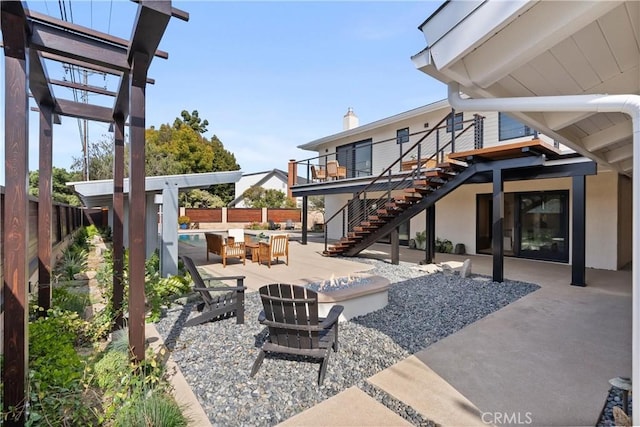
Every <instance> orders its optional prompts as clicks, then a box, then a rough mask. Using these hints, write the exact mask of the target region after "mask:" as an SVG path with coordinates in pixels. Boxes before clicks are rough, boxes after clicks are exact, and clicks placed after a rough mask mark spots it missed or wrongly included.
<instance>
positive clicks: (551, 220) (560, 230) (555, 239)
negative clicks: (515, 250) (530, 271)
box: [518, 191, 569, 262]
mask: <svg viewBox="0 0 640 427" xmlns="http://www.w3.org/2000/svg"><path fill="white" fill-rule="evenodd" d="M518 200H519V205H518V207H519V218H518V224H519V238H520V239H519V240H520V256H522V257H523V258H533V259H543V260H550V261H563V262H568V261H569V209H568V205H569V192H568V191H558V192H540V193H524V194H520V195H519V197H518Z"/></svg>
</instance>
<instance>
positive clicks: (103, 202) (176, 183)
mask: <svg viewBox="0 0 640 427" xmlns="http://www.w3.org/2000/svg"><path fill="white" fill-rule="evenodd" d="M240 177H242V171H231V172H210V173H194V174H185V175H164V176H149V177H147V178H146V179H145V190H146V192H147V193H160V192H162V190H163V189H165V188H171V187H178V189H179V190H183V191H187V190H193V189H196V188H208V187H210V186H212V185H217V184H230V183H235V182H237V181H238V180H240ZM67 185H68V186H71V187H73V188H74V190H75V192H76V193H78V196H79V197H80V199H81V200H82V202H83V204H84V205H85V206H86V207H88V208H91V207H101V206H111V204H112V201H113V180H112V179H104V180H99V181H76V182H69V183H67ZM123 193H124V194H128V193H129V179H128V178H125V179H124V182H123Z"/></svg>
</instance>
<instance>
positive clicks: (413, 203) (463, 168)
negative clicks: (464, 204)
mask: <svg viewBox="0 0 640 427" xmlns="http://www.w3.org/2000/svg"><path fill="white" fill-rule="evenodd" d="M474 173H475V168H474V167H473V166H470V167H469V166H468V165H467V164H466V163H464V162H460V161H456V160H450V161H447V162H444V163H439V164H437V165H436V167H435V168H433V169H427V170H425V171H424V172H423V173H421V174H420V175H419V176H417V177H415V178H414V179H413V182H412V185H411V186H410V187H409V188H404V189H402V190H401V191H397V193H400V192H402V193H403V194H399V195H396V196H395V197H393V198H392V199H389V200H387V201H385V202H384V203H382V207H379V208H378V209H376V210H375V211H374V212H372V213H370V214H368V215H367V216H366V218H365V219H364V220H363V221H361V222H360V223H359V224H358V225H355V226H353V228H352V230H351V231H349V232H348V233H347V235H346V236H344V237H342V238H341V239H340V240H339V241H338V242H336V243H335V244H333V245H330V246H327V250H326V251H324V252H323V254H324V255H325V256H337V255H345V256H354V255H357V254H358V253H359V252H360V251H362V250H363V249H365V248H366V247H368V246H370V245H371V244H373V243H375V242H376V241H377V240H379V239H380V238H382V237H384V236H385V235H386V234H388V233H389V232H390V231H391V230H393V229H394V228H395V227H397V226H398V225H399V224H400V223H402V222H404V221H406V220H407V219H409V218H411V217H413V216H415V215H417V214H418V213H420V212H422V211H423V210H424V209H426V208H427V207H429V206H431V205H433V204H434V203H435V202H436V201H437V200H439V199H440V198H442V197H444V196H445V195H446V194H448V193H450V192H451V191H453V190H454V189H456V188H457V187H458V186H460V185H462V184H463V183H464V182H465V181H466V180H467V179H468V178H469V177H470V176H472V175H473V174H474Z"/></svg>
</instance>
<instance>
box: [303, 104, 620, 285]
mask: <svg viewBox="0 0 640 427" xmlns="http://www.w3.org/2000/svg"><path fill="white" fill-rule="evenodd" d="M451 113H452V110H451V107H450V105H449V103H448V102H447V101H446V100H443V101H439V102H435V103H433V104H429V105H425V106H423V107H420V108H416V109H414V110H410V111H407V112H404V113H400V114H397V115H395V116H391V117H387V118H384V119H381V120H378V121H375V122H372V123H368V124H364V125H362V126H355V127H350V126H353V125H354V121H353V120H349V116H350V115H352V114H353V112H352V111H351V110H350V111H349V112H348V113H347V115H346V116H345V121H344V123H345V126H344V127H345V129H344V130H343V131H342V132H340V133H337V134H335V135H330V136H327V137H324V138H320V139H317V140H314V141H311V142H308V143H306V144H303V145H301V146H300V147H299V148H302V149H305V150H310V151H314V152H316V153H317V155H316V156H314V157H312V158H310V159H307V160H304V161H299V162H298V163H297V169H298V175H301V176H305V174H307V176H308V177H309V180H310V182H309V183H307V184H301V185H297V186H295V187H294V188H293V194H294V195H297V196H309V195H314V194H323V195H324V196H325V209H326V212H325V218H326V230H327V238H328V241H329V242H328V244H327V253H329V254H330V253H332V252H334V251H335V253H342V254H345V255H355V254H357V253H358V252H359V251H361V250H362V249H364V248H366V247H367V246H368V245H369V244H371V243H372V242H375V241H390V242H392V243H393V242H395V241H396V240H394V239H397V242H398V243H399V244H404V245H407V244H408V243H409V242H410V241H411V239H414V238H415V236H416V233H422V232H424V231H427V234H428V235H430V238H431V240H432V241H433V240H435V239H436V238H439V239H447V240H450V241H451V242H452V243H453V244H454V245H456V244H463V245H464V248H465V250H466V252H467V253H470V254H492V253H493V252H495V249H496V248H495V247H494V244H495V243H494V242H499V243H500V245H501V246H502V247H501V248H498V250H499V251H502V252H503V253H504V255H505V256H514V257H521V258H530V259H537V260H546V261H556V262H562V263H570V264H571V263H572V262H573V261H574V260H573V257H574V256H576V255H575V254H576V250H577V251H578V252H581V253H579V254H578V255H577V256H576V257H577V258H582V257H584V259H579V260H578V263H577V264H578V266H577V267H578V269H581V270H584V267H585V266H586V267H594V268H603V269H612V270H615V269H618V268H620V267H622V266H624V265H626V264H627V263H629V261H630V260H631V238H630V235H631V220H630V217H629V212H628V209H627V208H626V205H627V204H628V203H629V199H630V193H631V184H630V180H629V178H628V177H626V176H624V175H621V174H619V173H618V172H617V171H612V170H609V169H607V168H605V167H601V166H600V167H596V164H595V163H594V162H592V161H591V160H589V159H587V158H585V157H582V156H580V155H578V154H576V153H575V152H574V151H572V150H569V149H567V148H566V147H564V146H561V145H560V144H558V143H557V142H555V141H554V140H553V139H551V138H549V137H547V136H545V135H543V134H539V133H538V132H537V131H536V130H535V129H533V128H531V127H529V126H527V125H525V124H523V123H521V122H520V121H518V120H516V119H514V118H513V117H512V116H510V115H508V114H504V113H499V112H483V111H478V112H466V111H465V112H453V114H454V115H453V116H452V115H451ZM355 123H356V124H357V122H355ZM335 161H337V164H338V165H339V166H340V167H341V168H344V172H343V173H342V174H341V175H343V176H337V175H336V173H335V172H333V173H332V172H331V171H330V170H328V169H327V167H328V166H329V164H330V163H334V162H335ZM311 166H313V168H311ZM471 166H473V168H476V169H477V170H476V171H475V172H473V173H471V172H469V170H470V167H471ZM496 166H498V167H499V170H500V175H501V176H502V179H501V181H500V182H499V183H498V185H499V186H500V190H501V191H498V195H499V197H501V198H502V199H503V203H504V212H502V213H501V214H500V215H499V216H498V218H500V221H501V227H500V228H501V229H502V230H501V232H500V231H498V233H500V234H501V236H500V237H499V238H498V239H494V235H495V233H496V228H495V218H496V215H494V206H495V205H494V198H495V197H496V191H495V186H496V183H495V182H494V180H493V177H492V175H493V170H494V169H495V168H496ZM311 169H313V170H311ZM464 174H467V175H466V176H464V177H462V178H461V176H462V175H464ZM314 175H315V178H316V179H315V180H314V179H313V178H314ZM332 175H333V176H332ZM426 175H431V176H430V177H428V176H426ZM425 178H426V181H425ZM420 181H423V182H420ZM576 182H577V184H576ZM581 182H584V185H582V186H581V185H580V183H581ZM418 184H419V185H421V186H422V187H423V188H417V187H416V185H418ZM414 190H419V192H417V191H414ZM423 190H424V191H423ZM412 198H413V199H412ZM429 198H432V199H433V202H429V201H428V199H429ZM398 202H400V203H398ZM394 203H395V204H396V206H393V207H394V209H395V211H396V212H397V213H398V211H403V212H402V213H401V214H399V215H398V217H399V220H398V221H397V222H393V221H390V220H389V218H384V215H387V214H388V212H383V211H382V210H381V208H382V209H384V208H385V207H386V206H385V205H387V204H394ZM403 204H404V206H403ZM419 205H421V206H419ZM383 220H387V223H391V225H389V224H385V223H384V222H383ZM385 227H386V228H385ZM585 227H586V229H588V230H589V233H585V231H584V229H585ZM367 232H368V234H366V236H368V238H367V237H364V238H362V234H360V233H367ZM396 233H397V235H396ZM352 237H353V238H359V239H360V240H359V243H358V242H356V243H355V245H354V244H351V243H350V242H349V244H343V243H342V242H341V241H340V240H341V239H342V241H348V240H349V239H351V238H352ZM363 240H364V241H365V242H364V243H362V242H363ZM349 245H351V246H349ZM342 246H344V247H345V248H346V249H341V247H342ZM335 248H337V249H338V250H335ZM428 251H429V249H427V258H429V257H430V256H432V253H431V255H430V254H429V253H428ZM583 280H584V276H582V277H580V273H578V277H577V279H576V278H575V277H574V282H576V283H575V284H583V283H579V282H581V281H583Z"/></svg>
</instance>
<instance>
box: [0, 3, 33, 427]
mask: <svg viewBox="0 0 640 427" xmlns="http://www.w3.org/2000/svg"><path fill="white" fill-rule="evenodd" d="M11 3H12V2H2V3H1V7H2V9H1V10H2V12H1V13H2V37H3V43H4V64H5V65H4V69H5V76H4V79H5V80H4V83H5V86H4V87H5V89H4V94H5V108H4V146H5V150H4V155H5V160H4V175H5V203H4V226H3V234H2V236H3V239H4V242H3V247H4V248H5V250H4V251H3V257H4V260H3V267H2V268H3V281H4V283H3V296H4V338H3V340H4V347H3V353H4V363H3V365H2V384H3V392H4V396H3V399H2V402H3V411H4V413H8V414H11V412H12V408H19V409H26V408H25V407H24V404H25V402H26V400H27V396H28V395H27V371H28V360H29V346H28V343H29V334H28V327H27V325H28V323H27V306H28V301H27V258H28V241H29V209H28V208H29V199H28V198H27V181H28V180H27V175H28V173H29V168H28V165H29V113H28V111H29V103H28V88H27V76H28V61H27V60H26V56H25V52H26V46H27V38H26V33H25V28H26V26H25V18H24V14H22V16H20V14H19V11H15V10H12V11H11V12H14V11H15V12H18V14H13V13H11V12H9V11H8V9H9V8H11V9H17V8H18V6H16V5H15V4H11ZM21 10H22V8H21V7H20V11H21ZM23 13H24V12H23ZM8 248H11V250H8ZM24 422H25V411H18V413H17V414H15V416H14V415H13V414H11V415H10V416H9V417H8V419H7V420H6V423H5V425H6V426H22V425H24Z"/></svg>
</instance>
